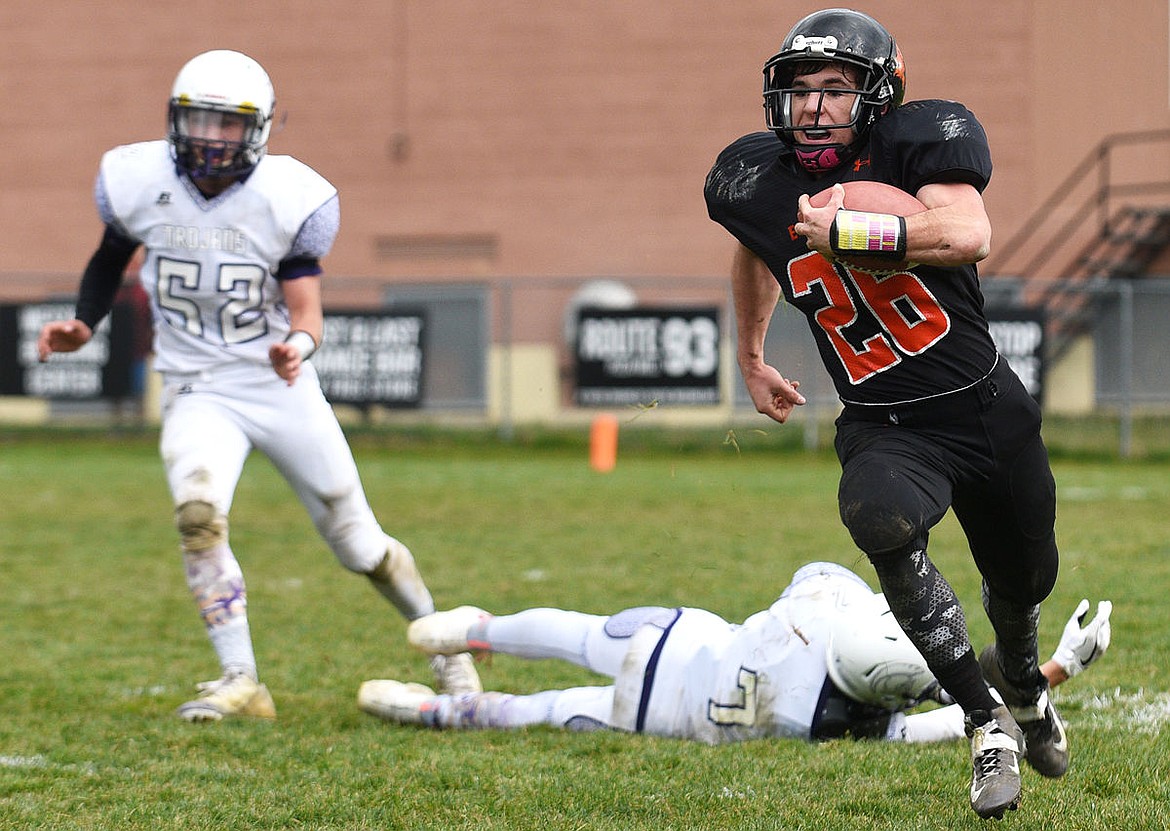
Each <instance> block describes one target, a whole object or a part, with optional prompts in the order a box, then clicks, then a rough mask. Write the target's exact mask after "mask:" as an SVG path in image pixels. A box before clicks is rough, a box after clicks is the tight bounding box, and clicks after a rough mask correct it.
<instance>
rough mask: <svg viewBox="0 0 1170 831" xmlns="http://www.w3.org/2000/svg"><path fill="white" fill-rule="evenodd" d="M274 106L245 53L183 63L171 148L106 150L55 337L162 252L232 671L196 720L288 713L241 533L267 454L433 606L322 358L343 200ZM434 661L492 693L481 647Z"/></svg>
mask: <svg viewBox="0 0 1170 831" xmlns="http://www.w3.org/2000/svg"><path fill="white" fill-rule="evenodd" d="M274 111H275V96H274V92H273V88H272V84H271V82H270V80H269V77H268V74H267V73H266V72H265V70H264V69H263V67H261V66H260V64H258V63H257V62H256V61H254V60H253V59H252V58H250V57H248V56H246V55H243V54H241V53H239V52H233V51H229V50H215V51H211V52H205V53H203V54H201V55H198V56H196V57H194V58H193V59H191V60H190V61H189V62H188V63H187V64H186V65H185V66H183V68H182V69H181V70H180V72H179V74H178V76H177V77H176V79H175V83H174V89H173V91H172V95H171V99H170V105H169V114H168V123H169V131H168V135H167V138H166V140H158V141H147V142H141V143H138V144H129V145H125V146H121V147H116V148H114V149H113V150H110V151H109V152H107V153H106V154H105V155H104V157H103V158H102V160H101V166H100V170H99V173H98V176H97V182H96V185H95V200H96V202H97V208H98V213H99V214H100V216H101V219H102V222H103V223H104V224H105V233H104V236H103V238H102V241H101V244H100V245H99V247H98V249H97V251H96V252H95V253H94V254H93V256H92V258H91V259H90V261H89V264H88V266H87V267H86V269H85V272H84V275H83V276H82V279H81V286H80V290H79V296H78V302H77V307H76V317H75V319H73V320H67V321H55V322H51V323H48V324H46V325H45V327H44V328H43V330H42V331H41V334H40V339H39V342H38V350H39V353H40V358H41V360H46V359H47V358H48V357H49V356H50V354H51V353H53V352H72V351H74V350H76V349H79V348H81V347H82V346H83V345H85V343H87V342H88V341H89V339H90V337H91V336H92V333H93V329H94V328H95V327H96V326H97V324H98V322H99V321H101V320H102V318H103V317H105V315H106V314H107V313H108V312H109V310H110V306H111V302H112V299H113V297H114V294H115V292H116V291H117V289H118V285H119V283H120V281H121V274H122V270H123V267H124V266H125V265H126V263H127V261H128V260H129V259H130V257H131V255H132V254H133V253H134V251H135V250H136V249H137V248H138V247H139V246H141V247H143V248H144V249H145V253H146V258H145V262H144V263H143V266H142V271H141V274H142V283H143V285H144V287H145V288H146V290H147V292H148V293H149V295H150V298H151V305H152V309H153V317H154V330H155V333H154V352H155V356H156V358H155V364H154V366H155V369H157V370H158V371H159V372H160V373H161V374H162V380H163V390H164V392H163V403H162V434H161V438H160V452H161V455H162V459H163V463H164V465H165V466H166V475H167V482H168V484H169V486H170V491H171V495H172V497H173V499H174V506H175V514H174V517H175V524H176V526H177V528H178V532H179V537H180V542H181V549H182V556H183V563H184V566H185V569H186V575H187V584H188V586H189V587H190V589H191V592H192V594H193V595H194V597H195V601H196V603H197V605H198V607H199V612H200V615H201V616H202V618H203V622H204V624H205V625H206V629H207V633H208V635H209V636H210V639H211V643H212V645H213V646H214V648H215V652H216V654H217V656H218V658H219V662H220V664H221V669H222V677H221V678H219V679H218V680H216V681H211V682H207V683H204V684H200V685H199V688H200V691H201V694H200V695H199V696H198V697H196V698H195V699H194V700H192V701H189V702H187V703H186V704H183V705H182V706H181V707H180V708H179V710H178V713H179V715H180V716H181V717H182V718H184V719H187V720H189V721H218V720H220V719H222V718H223V717H225V716H233V715H251V716H260V717H267V718H272V717H274V716H275V707H274V706H273V702H272V697H271V695H270V694H269V692H268V690H267V688H266V687H265V686H264V685H263V684H261V683H260V680H259V675H258V673H257V668H256V658H255V655H254V653H253V648H252V639H251V635H250V632H249V628H248V618H247V613H246V594H245V589H244V577H243V574H242V572H241V570H240V565H239V563H238V562H237V560H236V557H235V555H234V554H233V552H232V548H231V546H230V544H229V540H228V514H229V511H230V509H231V504H232V499H233V496H234V493H235V490H236V485H237V483H238V481H239V478H240V475H241V472H242V469H243V466H244V461H245V459H246V457H247V456H248V454H249V452H250V451H251V450H252V449H253V448H255V449H257V450H259V451H260V452H262V453H264V454H265V455H266V456H267V457H268V458H269V459H270V460H271V461H272V463H273V465H274V466H275V467H276V468H277V470H279V471H280V473H281V474H282V475H283V476H284V478H285V479H286V480H287V481H288V482H289V484H290V485H291V486H292V488H293V490H294V491H295V492H296V494H297V496H298V497H299V499H300V500H301V502H302V503H303V504H304V506H305V508H306V509H307V510H308V512H309V514H310V516H311V517H312V520H313V523H314V525H315V526H316V528H317V530H318V532H319V533H320V534H321V536H322V537H323V538H324V540H325V541H326V543H328V545H329V547H330V549H332V551H333V553H334V554H335V555H336V556H337V559H338V560H339V561H340V562H341V564H342V565H343V566H345V567H346V568H348V569H350V570H351V571H354V572H357V573H358V574H364V575H366V576H367V577H368V578H369V579H370V581H371V582H372V583H373V584H374V586H375V587H376V588H377V589H378V590H379V591H380V592H381V593H382V594H383V595H384V596H385V597H386V598H387V599H388V600H389V601H390V602H391V603H393V605H394V606H395V607H396V608H397V609H398V611H399V612H401V613H402V615H403V616H404V617H406V618H407V619H408V620H414V619H416V618H419V617H422V616H424V615H427V614H429V613H431V612H433V611H434V603H433V601H432V598H431V595H430V592H429V591H428V590H427V588H426V586H425V584H424V583H423V580H422V577H421V576H420V575H419V572H418V569H417V567H416V565H415V562H414V559H413V557H412V555H411V553H410V551H409V550H408V549H407V547H406V546H405V545H403V544H402V543H401V542H399V541H398V540H396V539H394V538H393V537H391V536H389V535H387V534H386V533H385V532H384V531H383V530H382V528H381V526H380V525H379V523H378V521H377V519H376V518H375V517H374V514H373V512H372V510H371V509H370V506H369V504H368V502H367V500H366V496H365V492H364V490H363V488H362V484H361V481H360V479H359V476H358V471H357V467H356V465H355V464H354V460H353V455H352V453H351V452H350V448H349V445H348V443H347V442H346V439H345V436H344V435H343V433H342V430H341V427H340V425H339V424H338V422H337V419H336V417H335V415H334V413H333V411H332V408H331V407H330V405H329V403H328V402H327V401H326V400H325V397H324V396H323V394H322V392H321V387H320V384H319V382H318V378H317V374H316V372H315V371H314V369H313V365H312V363H311V362H309V358H310V356H311V355H312V354H313V351H314V350H315V349H316V348H317V346H318V345H319V344H320V341H321V335H322V306H321V280H320V275H321V272H322V269H321V264H320V261H321V259H322V257H324V256H325V255H326V254H327V253H328V252H329V249H330V248H331V247H332V245H333V240H334V237H335V236H336V234H337V230H338V224H339V221H340V213H339V208H338V196H337V191H336V189H335V188H334V187H333V185H331V184H330V183H329V182H328V181H326V180H325V179H324V178H323V177H321V176H320V175H318V174H317V173H316V172H315V171H313V170H312V169H311V168H309V167H308V166H306V165H304V164H302V163H301V162H299V161H297V160H296V159H294V158H292V157H290V156H276V155H269V154H268V153H267V152H266V151H267V144H268V136H269V132H270V130H271V127H272V119H273V114H274ZM432 667H433V669H434V670H435V675H436V680H437V683H438V685H439V687H440V688H441V689H445V690H447V691H450V692H473V691H476V690H479V689H480V686H479V680H478V677H477V675H476V672H475V667H474V665H473V663H472V661H471V657H470V656H469V655H466V654H464V655H454V656H450V657H445V656H436V658H435V661H434V662H433V664H432Z"/></svg>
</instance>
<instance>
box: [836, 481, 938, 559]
mask: <svg viewBox="0 0 1170 831" xmlns="http://www.w3.org/2000/svg"><path fill="white" fill-rule="evenodd" d="M869 467H873V466H863V467H861V468H859V469H858V470H855V471H852V472H851V473H850V474H849V475H847V476H842V478H841V484H840V486H839V488H838V490H837V506H838V510H839V511H840V513H841V522H842V523H844V524H845V528H846V529H847V530H848V531H849V535H850V536H851V537H853V542H854V543H855V544H856V545H857V547H858V548H860V549H861V550H862V551H864V552H865V553H866V554H873V553H880V552H884V551H895V550H898V549H904V548H906V547H907V546H912V545H919V543H920V541H921V538H922V534H923V529H922V528H921V524H922V517H921V513H922V512H921V510H920V509H919V507H918V505H917V504H916V500H915V498H914V495H913V493H912V492H911V491H910V490H909V489H908V488H899V487H891V484H892V483H890V482H889V478H890V472H889V471H888V470H883V471H882V472H881V476H880V477H878V476H870V475H867V473H866V471H867V468H869ZM919 547H921V546H919Z"/></svg>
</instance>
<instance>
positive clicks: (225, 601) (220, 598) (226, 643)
mask: <svg viewBox="0 0 1170 831" xmlns="http://www.w3.org/2000/svg"><path fill="white" fill-rule="evenodd" d="M183 564H184V566H185V567H186V573H187V587H188V588H189V589H190V590H191V594H192V596H193V597H194V598H195V603H196V605H197V606H198V607H199V614H200V616H201V617H202V618H203V625H204V626H205V627H206V628H207V636H208V637H209V638H210V639H211V645H212V647H213V648H214V649H215V653H216V655H217V656H218V657H219V663H220V666H221V667H222V668H223V673H224V675H231V674H234V673H244V674H246V675H250V676H251V677H252V678H258V674H257V671H256V656H255V653H254V652H253V649H252V635H251V630H250V629H249V627H248V595H247V591H246V590H245V588H244V573H243V571H241V569H240V564H239V563H238V562H237V561H236V557H235V555H234V554H233V553H232V550H231V548H230V547H229V546H228V544H227V543H220V544H219V545H216V546H214V547H213V548H209V549H207V550H206V551H184V552H183Z"/></svg>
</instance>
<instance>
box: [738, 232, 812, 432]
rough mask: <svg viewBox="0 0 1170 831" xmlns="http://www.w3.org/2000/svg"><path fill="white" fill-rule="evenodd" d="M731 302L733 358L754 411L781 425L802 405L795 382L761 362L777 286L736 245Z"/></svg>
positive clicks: (762, 266) (754, 259) (759, 263)
mask: <svg viewBox="0 0 1170 831" xmlns="http://www.w3.org/2000/svg"><path fill="white" fill-rule="evenodd" d="M731 289H732V294H733V296H734V300H735V318H736V329H737V332H738V342H737V344H736V359H737V361H738V363H739V370H740V373H741V374H742V375H743V381H744V385H745V386H746V387H747V391H748V393H749V394H750V395H751V397H752V403H753V404H755V405H756V411H757V412H760V413H762V414H764V415H766V416H768V417H769V418H771V419H773V420H774V421H778V422H780V423H781V424H783V423H784V422H785V421H787V420H788V416H789V415H791V414H792V410H793V409H794V408H795V407H798V406H799V405H801V404H803V403H804V396H803V395H801V394H800V392H799V391H798V389H797V388H798V387H799V386H800V382H799V381H791V380H789V379H787V378H785V377H784V376H783V375H781V374H780V372H779V371H778V370H776V369H775V368H774V367H772V366H769V365H768V364H767V363H765V362H764V338H765V336H766V335H767V333H768V324H769V322H770V321H771V319H772V312H773V311H774V310H775V308H776V303H777V302H779V299H780V285H779V284H778V283H777V282H776V278H775V277H773V276H772V272H771V271H770V270H769V269H768V266H767V265H766V264H765V263H764V261H763V260H761V259H760V258H759V257H757V256H756V255H755V254H754V253H752V252H751V251H749V250H748V249H747V248H745V247H744V246H742V245H740V246H739V247H738V248H737V249H736V252H735V259H734V260H733V262H732V266H731Z"/></svg>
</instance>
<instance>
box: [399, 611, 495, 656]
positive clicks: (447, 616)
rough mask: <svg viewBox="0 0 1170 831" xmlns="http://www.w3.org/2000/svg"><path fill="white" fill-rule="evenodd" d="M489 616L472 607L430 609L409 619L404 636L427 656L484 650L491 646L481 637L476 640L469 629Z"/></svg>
mask: <svg viewBox="0 0 1170 831" xmlns="http://www.w3.org/2000/svg"><path fill="white" fill-rule="evenodd" d="M491 617H492V616H491V615H490V614H488V613H487V612H485V611H484V610H483V609H480V608H477V607H475V606H460V607H458V608H456V609H452V610H450V611H449V612H434V613H433V614H429V615H426V616H424V617H420V618H419V619H418V620H415V621H413V622H412V623H411V624H410V626H408V627H407V629H406V639H407V641H408V642H409V643H410V645H411V646H413V647H415V648H416V649H421V650H422V651H423V652H428V653H430V654H431V655H458V654H459V653H460V652H487V651H489V650H490V649H491V646H490V645H489V644H488V643H487V641H485V640H482V637H481V638H480V639H476V638H475V636H474V635H473V633H472V631H471V630H472V629H473V628H475V627H477V626H478V625H479V624H482V623H486V622H487V621H489V620H491Z"/></svg>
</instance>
